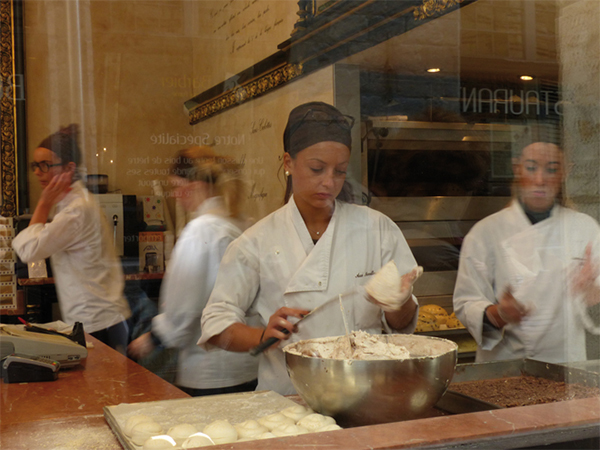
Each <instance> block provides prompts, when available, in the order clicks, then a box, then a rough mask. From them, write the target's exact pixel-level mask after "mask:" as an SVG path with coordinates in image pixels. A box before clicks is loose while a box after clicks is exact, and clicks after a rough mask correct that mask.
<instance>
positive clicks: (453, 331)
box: [415, 327, 470, 337]
mask: <svg viewBox="0 0 600 450" xmlns="http://www.w3.org/2000/svg"><path fill="white" fill-rule="evenodd" d="M415 334H418V335H420V336H434V337H446V336H464V335H467V336H470V334H469V332H468V331H467V329H466V328H465V327H462V328H448V329H447V330H435V331H415Z"/></svg>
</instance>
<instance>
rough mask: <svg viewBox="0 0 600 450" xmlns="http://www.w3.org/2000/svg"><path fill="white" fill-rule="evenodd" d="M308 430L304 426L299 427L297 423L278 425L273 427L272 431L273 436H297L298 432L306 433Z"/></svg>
mask: <svg viewBox="0 0 600 450" xmlns="http://www.w3.org/2000/svg"><path fill="white" fill-rule="evenodd" d="M308 432H309V431H308V430H307V429H306V428H304V427H301V426H299V425H295V424H294V425H283V426H280V427H277V428H275V429H274V430H273V431H272V433H273V434H274V435H275V436H297V435H299V434H306V433H308Z"/></svg>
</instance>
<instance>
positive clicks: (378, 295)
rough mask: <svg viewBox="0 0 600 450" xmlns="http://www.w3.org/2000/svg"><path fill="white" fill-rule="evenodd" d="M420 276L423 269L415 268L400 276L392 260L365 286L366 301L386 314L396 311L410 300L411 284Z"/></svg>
mask: <svg viewBox="0 0 600 450" xmlns="http://www.w3.org/2000/svg"><path fill="white" fill-rule="evenodd" d="M422 274H423V268H422V267H421V266H416V267H415V268H414V269H413V270H411V271H410V272H408V273H407V274H404V275H402V276H400V273H398V267H396V263H395V262H394V261H393V260H392V261H390V262H388V263H387V264H386V265H385V266H383V267H382V268H381V269H379V271H378V272H377V273H376V274H375V275H373V278H371V279H370V280H369V282H368V283H367V284H366V286H365V290H366V291H367V294H368V295H367V300H369V301H370V302H371V303H373V304H374V305H377V306H378V307H380V308H381V309H383V310H384V311H386V312H394V311H398V310H400V308H402V305H404V303H406V302H407V300H408V299H409V298H411V295H412V291H413V284H414V283H415V281H417V279H418V278H419V277H420V276H421V275H422Z"/></svg>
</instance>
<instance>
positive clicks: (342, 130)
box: [283, 102, 354, 203]
mask: <svg viewBox="0 0 600 450" xmlns="http://www.w3.org/2000/svg"><path fill="white" fill-rule="evenodd" d="M353 125H354V118H353V117H350V116H346V115H344V114H342V113H341V112H340V111H339V110H338V109H337V108H335V107H334V106H332V105H329V104H327V103H323V102H309V103H304V104H302V105H299V106H297V107H295V108H294V109H292V111H291V112H290V115H289V117H288V122H287V125H286V127H285V131H284V132H283V150H284V152H286V153H289V155H290V156H291V157H292V159H295V158H296V155H298V153H300V152H301V151H302V150H304V149H305V148H308V147H310V146H311V145H315V144H318V143H319V142H325V141H332V142H339V143H341V144H343V145H345V146H346V147H348V150H350V149H351V148H352V134H351V131H352V126H353ZM343 192H345V191H344V190H343ZM291 195H292V177H291V176H289V177H287V180H286V189H285V197H284V202H285V203H287V202H288V200H289V198H290V197H291Z"/></svg>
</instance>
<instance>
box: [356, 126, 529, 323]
mask: <svg viewBox="0 0 600 450" xmlns="http://www.w3.org/2000/svg"><path fill="white" fill-rule="evenodd" d="M402 119H403V118H402V117H394V118H369V120H367V121H366V122H363V124H362V126H363V136H366V138H365V139H364V140H363V164H364V165H363V167H365V166H366V172H367V173H366V178H367V179H368V187H369V193H370V206H371V207H372V208H374V209H377V210H379V211H381V212H383V213H384V214H386V215H387V216H389V217H390V218H391V219H392V220H394V221H395V222H396V223H397V224H398V226H399V227H400V228H401V229H402V231H403V233H404V235H405V237H406V239H407V241H408V244H409V245H410V247H411V250H412V251H413V254H414V255H415V258H416V260H417V262H418V263H419V264H420V265H422V266H423V267H424V269H425V273H424V275H423V277H422V278H421V279H420V280H419V282H418V283H417V284H416V285H415V294H416V295H417V297H418V298H419V302H420V303H421V304H429V303H433V304H438V305H440V306H442V307H444V308H445V309H446V310H447V311H448V312H452V310H453V308H452V293H453V291H454V284H455V280H456V272H457V269H458V258H459V252H460V248H461V244H462V241H463V239H464V237H465V235H466V234H467V232H468V231H469V230H470V229H471V227H472V226H473V225H474V224H475V223H476V222H477V221H479V220H481V219H483V218H484V217H486V216H487V215H489V214H492V213H494V212H496V211H498V210H500V209H502V208H503V207H505V206H506V205H507V204H508V203H509V202H510V198H511V193H510V184H511V180H512V171H511V155H512V153H511V152H512V146H513V142H514V140H515V138H514V137H515V134H516V133H519V132H522V129H523V126H520V125H507V124H467V123H447V122H443V123H432V122H409V121H405V120H402ZM364 176H365V174H363V177H364Z"/></svg>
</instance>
